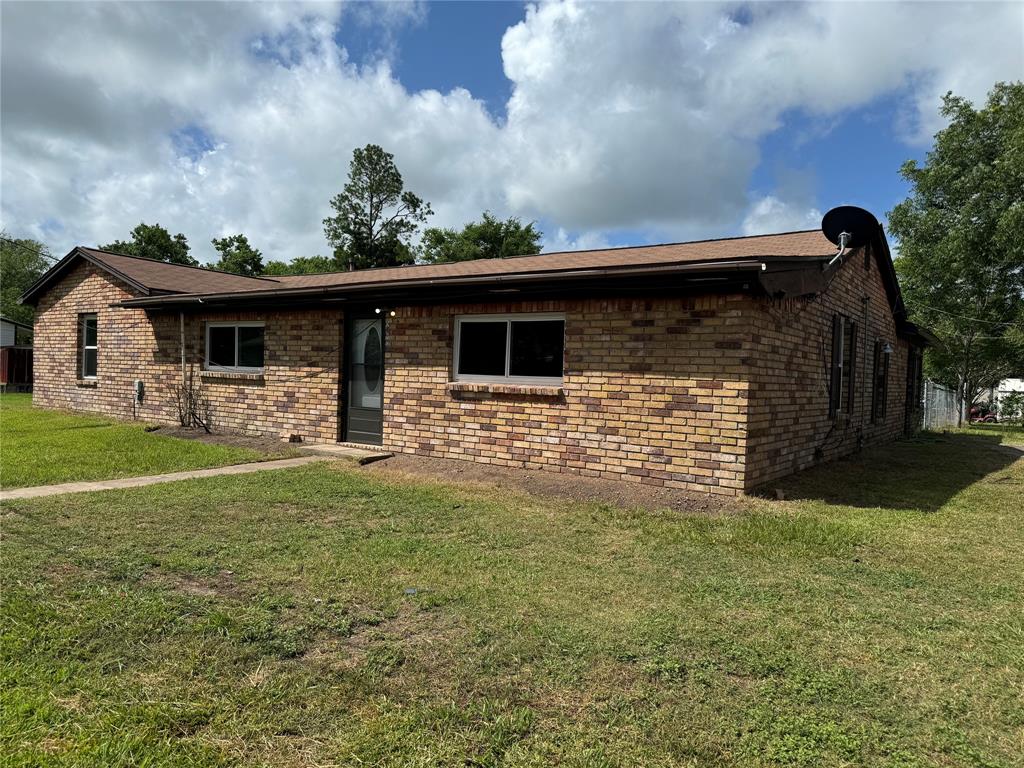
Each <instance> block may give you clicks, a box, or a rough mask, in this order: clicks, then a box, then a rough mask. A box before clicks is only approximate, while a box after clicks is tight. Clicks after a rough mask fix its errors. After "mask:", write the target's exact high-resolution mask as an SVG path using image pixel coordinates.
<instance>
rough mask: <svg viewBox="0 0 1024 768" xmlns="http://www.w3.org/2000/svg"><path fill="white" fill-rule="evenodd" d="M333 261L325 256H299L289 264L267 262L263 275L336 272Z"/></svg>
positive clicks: (335, 265)
mask: <svg viewBox="0 0 1024 768" xmlns="http://www.w3.org/2000/svg"><path fill="white" fill-rule="evenodd" d="M337 268H338V267H337V264H335V262H334V259H331V258H328V257H327V256H299V257H298V258H294V259H292V260H291V261H289V262H284V261H268V262H267V266H266V268H265V269H264V270H263V274H264V275H314V274H317V273H320V272H332V271H335V270H337Z"/></svg>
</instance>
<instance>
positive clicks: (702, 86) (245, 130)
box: [0, 0, 1024, 260]
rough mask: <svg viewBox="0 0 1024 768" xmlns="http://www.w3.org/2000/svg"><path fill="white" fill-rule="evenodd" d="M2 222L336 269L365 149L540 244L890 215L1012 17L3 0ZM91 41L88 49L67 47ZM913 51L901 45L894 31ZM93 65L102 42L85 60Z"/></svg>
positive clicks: (59, 235)
mask: <svg viewBox="0 0 1024 768" xmlns="http://www.w3.org/2000/svg"><path fill="white" fill-rule="evenodd" d="M0 13H2V16H3V18H2V22H3V23H2V25H0V31H2V41H0V42H2V45H0V56H2V61H0V65H2V66H0V76H2V79H3V82H2V88H3V93H4V104H3V111H2V118H3V125H2V127H3V131H2V135H0V155H2V160H3V162H2V168H0V192H2V195H0V197H2V201H0V203H2V204H0V213H2V219H3V222H2V223H3V226H4V227H5V228H6V229H7V230H8V231H10V232H12V233H15V234H18V235H20V236H29V237H35V238H37V239H40V240H42V241H43V242H45V243H47V245H49V246H50V247H51V248H52V249H53V250H55V251H58V252H65V251H67V250H68V249H69V248H70V247H71V246H73V245H75V244H78V243H82V244H87V245H88V244H96V243H104V242H110V241H111V240H114V239H118V238H123V237H125V236H126V235H127V233H128V232H129V231H130V230H131V228H132V227H134V226H135V225H136V224H138V223H139V222H140V221H145V222H147V223H154V222H158V223H160V224H162V225H164V226H166V227H167V228H168V229H170V230H171V231H172V232H183V233H184V234H185V235H186V236H187V237H188V239H189V242H190V243H191V244H192V247H193V252H194V253H195V255H196V256H197V257H199V258H200V259H203V260H207V259H210V258H212V256H213V251H212V247H211V246H210V245H209V242H210V239H211V238H214V237H223V236H225V235H230V234H234V233H238V232H242V233H245V234H246V235H247V236H248V237H249V239H250V241H251V242H253V243H254V244H256V246H257V247H259V248H260V249H261V250H262V251H263V252H264V254H266V255H267V257H269V258H275V259H289V258H293V257H296V256H309V255H313V254H316V253H327V252H328V247H327V245H326V242H325V240H324V235H323V229H322V224H321V222H322V219H323V218H324V216H326V215H328V214H329V213H330V208H329V204H328V201H329V200H330V199H331V197H332V196H333V195H335V194H336V193H337V192H338V191H339V190H340V189H341V187H342V186H343V184H344V181H345V174H346V171H347V165H348V160H349V158H350V157H351V153H352V150H353V149H354V148H356V147H360V146H363V145H365V144H367V143H371V142H372V143H377V144H380V145H382V146H383V147H384V148H385V149H387V150H388V151H389V152H392V153H393V154H394V156H395V159H396V163H397V164H398V167H399V168H400V170H401V171H402V173H403V176H404V178H405V181H406V186H407V188H409V189H411V190H413V191H415V192H416V193H417V194H419V195H421V196H422V197H424V198H425V199H427V200H428V201H430V202H431V204H432V206H433V208H434V211H435V215H434V216H433V217H432V219H431V221H430V222H429V223H430V224H431V225H435V226H452V227H459V226H461V225H462V224H464V223H466V222H468V221H470V220H473V219H477V218H479V216H480V214H481V213H482V212H483V211H484V210H490V211H492V212H493V213H495V214H496V215H498V216H502V217H504V216H518V217H520V218H522V219H524V220H534V221H537V222H538V223H539V226H540V228H541V229H542V230H543V231H544V233H545V237H544V245H545V248H547V249H548V250H556V249H574V248H585V247H601V246H607V245H623V244H631V243H637V244H639V243H648V242H669V241H678V240H686V239H700V238H706V237H721V236H729V235H736V234H756V233H762V232H772V231H786V230H792V229H808V228H813V227H816V226H817V225H818V223H819V221H820V217H821V214H822V213H823V212H825V211H826V210H828V209H829V208H831V207H833V206H835V205H840V204H856V205H861V206H864V207H866V208H868V209H870V210H872V211H873V212H874V213H876V214H877V215H878V216H879V217H880V218H884V216H885V213H886V212H887V211H888V210H890V209H891V208H892V207H893V205H895V204H896V203H897V202H898V201H899V200H901V199H903V197H904V196H905V195H906V194H907V186H906V184H905V183H904V181H903V180H902V179H901V177H900V175H899V168H900V165H901V164H902V163H903V162H904V161H906V160H908V159H915V160H919V161H920V160H922V159H923V158H924V156H925V153H926V151H927V149H928V147H929V144H930V137H931V136H932V135H933V133H934V132H935V131H936V130H938V129H940V128H941V127H942V120H941V118H940V117H939V114H938V107H939V103H940V96H941V94H942V93H945V92H946V91H947V90H953V91H954V92H956V93H958V94H960V95H963V96H966V97H967V98H969V99H972V100H974V101H975V102H976V103H978V102H980V101H981V100H983V99H984V97H985V94H986V93H987V91H988V90H989V89H990V88H991V86H992V85H993V84H994V83H995V82H997V81H998V80H1009V79H1019V78H1020V77H1021V74H1022V73H1024V4H1020V3H998V2H991V3H980V4H976V5H971V4H967V3H946V2H939V3H927V2H903V3H901V2H884V3H882V2H871V3H860V4H858V3H852V2H842V3H841V2H830V3H772V2H759V3H743V2H724V3H713V2H703V3H687V2H676V3H671V2H660V3H615V2H600V3H585V2H579V1H578V0H561V1H558V2H550V3H544V4H542V5H530V4H522V3H513V2H493V3H480V2H457V3H456V2H449V3H423V2H408V3H388V4H377V5H374V4H361V3H321V2H315V3H304V2H289V3H283V4H274V3H242V4H237V3H220V2H209V1H207V2H194V3H174V2H147V3H118V2H104V3H91V2H88V1H86V2H79V3H73V4H69V5H60V4H56V3H42V4H40V3H17V2H5V3H3V5H2V6H0ZM82 39H89V40H90V41H91V45H90V46H88V47H83V46H81V45H80V41H81V40H82ZM908 41H909V42H908ZM96 50H102V51H104V55H103V56H96V55H94V52H95V51H96Z"/></svg>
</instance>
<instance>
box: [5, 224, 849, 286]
mask: <svg viewBox="0 0 1024 768" xmlns="http://www.w3.org/2000/svg"><path fill="white" fill-rule="evenodd" d="M834 252H835V246H833V245H832V243H830V242H829V241H828V240H827V239H826V238H825V236H824V235H823V234H822V233H821V232H820V231H819V230H808V231H804V232H787V233H783V234H775V235H755V236H752V237H734V238H724V239H720V240H702V241H696V242H689V243H670V244H667V245H642V246H633V247H624V248H604V249H600V250H591V251H562V252H558V253H542V254H539V255H536V256H519V257H515V258H509V259H479V260H476V261H463V262H457V263H454V264H416V265H410V266H405V267H388V268H381V269H364V270H358V271H355V272H330V273H326V274H319V275H290V276H274V277H243V276H241V275H233V274H229V273H226V272H217V271H214V270H210V269H203V268H200V267H189V266H185V265H182V264H168V263H166V262H161V261H154V260H152V259H144V258H138V257H135V256H126V255H124V254H120V253H113V252H111V251H104V250H101V249H99V248H81V247H79V248H75V249H74V250H72V251H71V252H70V253H69V254H68V255H67V256H65V257H64V259H62V260H61V262H60V263H58V264H57V265H56V266H54V267H53V269H51V270H50V271H49V272H47V273H46V274H45V275H43V277H42V278H40V280H39V281H38V282H37V283H36V284H35V285H33V286H32V287H31V288H29V289H28V290H27V291H26V292H25V294H24V295H23V296H22V297H21V300H22V301H27V302H31V301H34V300H35V299H36V298H37V296H38V295H39V294H40V293H41V292H42V291H43V290H44V289H45V288H46V286H47V285H48V284H49V282H50V281H52V280H53V279H55V278H56V277H58V276H59V275H60V274H62V273H63V271H64V270H65V269H67V268H68V267H69V266H70V265H71V263H73V262H74V260H75V259H76V258H86V259H88V260H90V261H92V262H94V263H96V264H97V265H99V266H101V267H104V268H106V269H108V270H110V272H111V273H113V274H114V275H115V276H118V277H120V278H122V279H124V280H126V281H127V282H128V283H129V284H131V285H133V286H134V287H135V288H136V289H137V290H138V291H139V292H140V293H142V294H143V295H144V296H146V295H148V296H151V297H152V298H151V299H149V300H145V299H142V298H140V299H137V300H134V301H133V302H132V303H142V304H151V303H154V302H156V300H157V296H159V295H160V294H177V295H181V294H185V295H188V296H207V295H224V294H235V295H238V296H239V298H242V296H243V295H244V294H248V293H253V294H265V293H267V292H273V293H280V294H287V293H289V292H291V291H295V292H301V291H303V290H306V291H309V290H317V289H323V290H328V289H331V288H340V289H344V288H345V287H347V286H352V287H357V286H358V287H363V288H365V287H372V286H374V285H380V286H381V287H382V288H383V287H387V286H395V285H399V284H401V283H403V282H409V283H410V284H413V285H415V284H416V281H429V282H433V281H439V282H443V281H445V280H456V281H457V280H459V279H470V280H472V279H479V280H486V279H487V278H489V277H493V278H494V279H495V280H496V281H497V280H501V279H502V278H507V277H509V276H516V275H523V276H530V275H535V276H540V275H545V274H552V275H556V274H561V275H563V276H565V275H571V274H574V273H577V272H580V273H582V272H586V271H597V272H600V271H602V270H608V271H609V272H610V273H613V272H615V271H617V270H618V271H621V270H622V269H623V268H627V269H628V268H634V267H636V268H644V267H671V265H675V264H680V265H688V264H698V263H701V262H710V263H720V262H739V261H741V260H743V259H772V258H800V257H819V258H820V257H823V256H829V255H831V254H833V253H834ZM609 278H610V279H614V277H613V275H611V274H610V275H609ZM153 294H157V296H153Z"/></svg>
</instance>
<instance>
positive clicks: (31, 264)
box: [0, 232, 52, 325]
mask: <svg viewBox="0 0 1024 768" xmlns="http://www.w3.org/2000/svg"><path fill="white" fill-rule="evenodd" d="M49 255H50V252H49V251H48V250H47V248H46V246H45V245H43V244H42V243H40V242H37V241H35V240H30V239H28V238H23V237H10V236H9V235H8V234H7V232H0V314H2V315H3V316H4V317H7V318H10V319H11V320H16V321H17V322H19V323H26V324H28V325H31V324H32V318H33V317H34V316H35V308H34V307H29V306H25V305H22V304H19V303H18V297H19V296H21V294H23V293H24V292H25V291H26V289H28V287H29V286H31V285H32V283H34V282H35V281H36V280H38V279H39V278H40V277H42V275H43V273H44V272H45V271H46V270H47V269H49V268H50V267H51V266H52V262H51V261H50V260H49V259H48V258H47V257H48V256H49Z"/></svg>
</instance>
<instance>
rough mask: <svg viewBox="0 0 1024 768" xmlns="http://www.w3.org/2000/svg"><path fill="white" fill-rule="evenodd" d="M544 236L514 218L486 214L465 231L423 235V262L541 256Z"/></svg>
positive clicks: (434, 231) (437, 230) (431, 231)
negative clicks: (541, 243) (502, 219)
mask: <svg viewBox="0 0 1024 768" xmlns="http://www.w3.org/2000/svg"><path fill="white" fill-rule="evenodd" d="M543 236H544V233H543V232H540V231H539V230H537V228H536V227H535V226H534V224H533V222H530V223H529V224H527V225H525V226H524V225H523V223H522V222H521V221H520V220H519V219H517V218H515V217H514V216H513V217H509V218H507V219H505V220H504V221H501V220H499V219H497V218H495V217H494V216H493V215H492V214H491V212H490V211H484V215H483V219H481V220H480V221H471V222H470V223H469V224H467V225H466V226H465V227H463V228H462V231H461V232H460V231H457V230H454V229H440V228H438V227H431V228H430V229H427V230H424V232H423V258H424V260H425V261H427V262H429V263H431V264H440V263H442V262H449V261H471V260H473V259H503V258H507V257H509V256H527V255H531V254H534V253H540V247H541V246H540V241H541V238H542V237H543Z"/></svg>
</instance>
